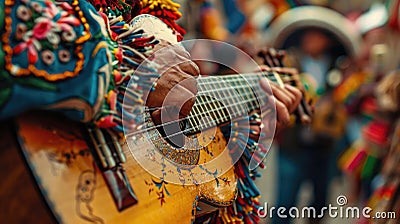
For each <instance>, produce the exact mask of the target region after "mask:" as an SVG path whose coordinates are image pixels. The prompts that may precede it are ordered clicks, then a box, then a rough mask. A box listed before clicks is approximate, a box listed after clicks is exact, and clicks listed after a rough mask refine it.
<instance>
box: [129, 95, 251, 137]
mask: <svg viewBox="0 0 400 224" xmlns="http://www.w3.org/2000/svg"><path fill="white" fill-rule="evenodd" d="M227 99H229V97H228V98H227ZM230 99H234V98H230ZM252 101H253V100H252V99H250V100H247V101H243V102H238V103H235V104H231V105H229V106H236V105H240V104H242V103H250V102H252ZM195 105H196V104H195ZM204 105H205V104H204ZM253 109H256V108H253ZM218 110H221V109H220V108H216V109H213V110H210V111H208V112H215V111H218ZM241 112H243V111H241ZM203 115H207V111H206V112H204V113H200V114H195V115H192V116H187V117H185V118H182V119H178V120H174V121H170V122H166V123H164V124H160V125H156V126H153V127H151V128H146V129H142V130H138V131H135V132H133V133H131V134H130V135H135V134H140V133H143V132H145V131H148V130H153V129H155V128H159V127H163V126H166V125H169V124H172V123H177V122H180V121H184V120H186V119H191V118H197V117H199V116H203ZM232 115H233V116H237V115H240V114H235V113H233V114H232ZM223 118H224V119H228V117H223ZM210 124H214V123H210Z"/></svg>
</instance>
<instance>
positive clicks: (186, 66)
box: [177, 60, 200, 77]
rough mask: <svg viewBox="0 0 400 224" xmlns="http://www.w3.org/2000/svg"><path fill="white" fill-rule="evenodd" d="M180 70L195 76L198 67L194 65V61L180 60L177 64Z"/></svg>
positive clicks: (197, 74)
mask: <svg viewBox="0 0 400 224" xmlns="http://www.w3.org/2000/svg"><path fill="white" fill-rule="evenodd" d="M177 66H178V67H179V68H180V70H181V71H182V72H184V73H186V74H188V75H191V76H194V77H197V76H199V74H200V69H199V67H198V66H197V65H196V63H194V62H193V61H191V60H188V61H185V62H182V63H180V64H178V65H177Z"/></svg>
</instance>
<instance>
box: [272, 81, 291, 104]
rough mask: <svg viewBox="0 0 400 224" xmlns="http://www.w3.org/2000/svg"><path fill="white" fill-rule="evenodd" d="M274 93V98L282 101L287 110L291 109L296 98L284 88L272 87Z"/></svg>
mask: <svg viewBox="0 0 400 224" xmlns="http://www.w3.org/2000/svg"><path fill="white" fill-rule="evenodd" d="M271 89H272V93H273V94H274V96H275V97H276V98H277V99H278V100H279V101H281V102H282V103H283V104H284V105H285V106H286V107H287V108H291V107H292V104H293V102H294V97H293V96H291V94H290V93H289V92H288V91H286V90H285V89H283V88H280V87H279V86H276V85H271Z"/></svg>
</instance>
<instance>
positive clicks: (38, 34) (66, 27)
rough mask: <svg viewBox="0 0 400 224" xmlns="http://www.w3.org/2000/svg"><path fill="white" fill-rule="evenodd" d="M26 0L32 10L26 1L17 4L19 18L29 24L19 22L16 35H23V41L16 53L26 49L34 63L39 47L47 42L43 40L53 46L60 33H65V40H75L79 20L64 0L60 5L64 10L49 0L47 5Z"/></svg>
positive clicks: (57, 40)
mask: <svg viewBox="0 0 400 224" xmlns="http://www.w3.org/2000/svg"><path fill="white" fill-rule="evenodd" d="M23 2H24V3H25V4H27V5H29V6H30V7H31V8H32V9H33V12H32V10H31V9H30V8H28V7H27V6H25V5H20V6H19V7H18V8H17V18H18V19H20V20H22V21H23V22H26V24H27V25H24V24H18V27H19V29H17V33H16V39H18V38H22V41H24V42H22V43H20V44H18V45H17V46H15V47H14V51H13V52H14V54H16V55H18V54H20V53H21V52H22V51H24V50H26V49H27V50H28V60H29V63H30V64H35V63H36V62H37V61H38V53H37V51H41V50H42V46H43V45H46V43H43V42H46V41H48V43H49V44H47V45H48V46H47V47H48V48H50V49H54V48H56V47H57V45H58V44H59V43H60V40H61V38H60V35H59V34H61V36H62V37H64V38H63V41H67V42H72V41H73V40H74V38H71V37H76V34H75V31H74V30H73V28H72V27H73V26H79V25H80V21H79V19H77V18H76V17H74V16H73V15H72V14H71V10H72V7H71V6H70V5H68V4H67V3H65V2H64V3H62V4H61V5H60V7H61V8H62V9H63V10H60V9H59V8H57V7H56V6H55V5H54V3H53V2H50V1H45V2H44V5H45V6H46V7H42V5H41V4H40V3H38V2H30V1H29V0H25V1H23ZM35 15H36V16H35ZM64 32H66V34H65V33H64ZM65 37H67V38H65ZM47 54H48V53H47ZM45 63H46V62H45ZM46 64H48V63H46Z"/></svg>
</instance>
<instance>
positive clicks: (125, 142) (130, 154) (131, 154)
mask: <svg viewBox="0 0 400 224" xmlns="http://www.w3.org/2000/svg"><path fill="white" fill-rule="evenodd" d="M176 134H180V133H175V135H176ZM127 137H129V136H127ZM169 137H172V135H170V136H169ZM165 138H167V137H165ZM108 143H109V142H108ZM122 144H128V143H127V141H126V140H125V141H124V142H123V143H122ZM128 148H129V147H128ZM128 151H129V152H130V153H129V154H128V155H129V156H131V157H132V158H133V157H134V156H133V153H132V151H131V150H130V149H128V150H123V149H122V152H124V153H126V152H128ZM125 156H126V155H125Z"/></svg>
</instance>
